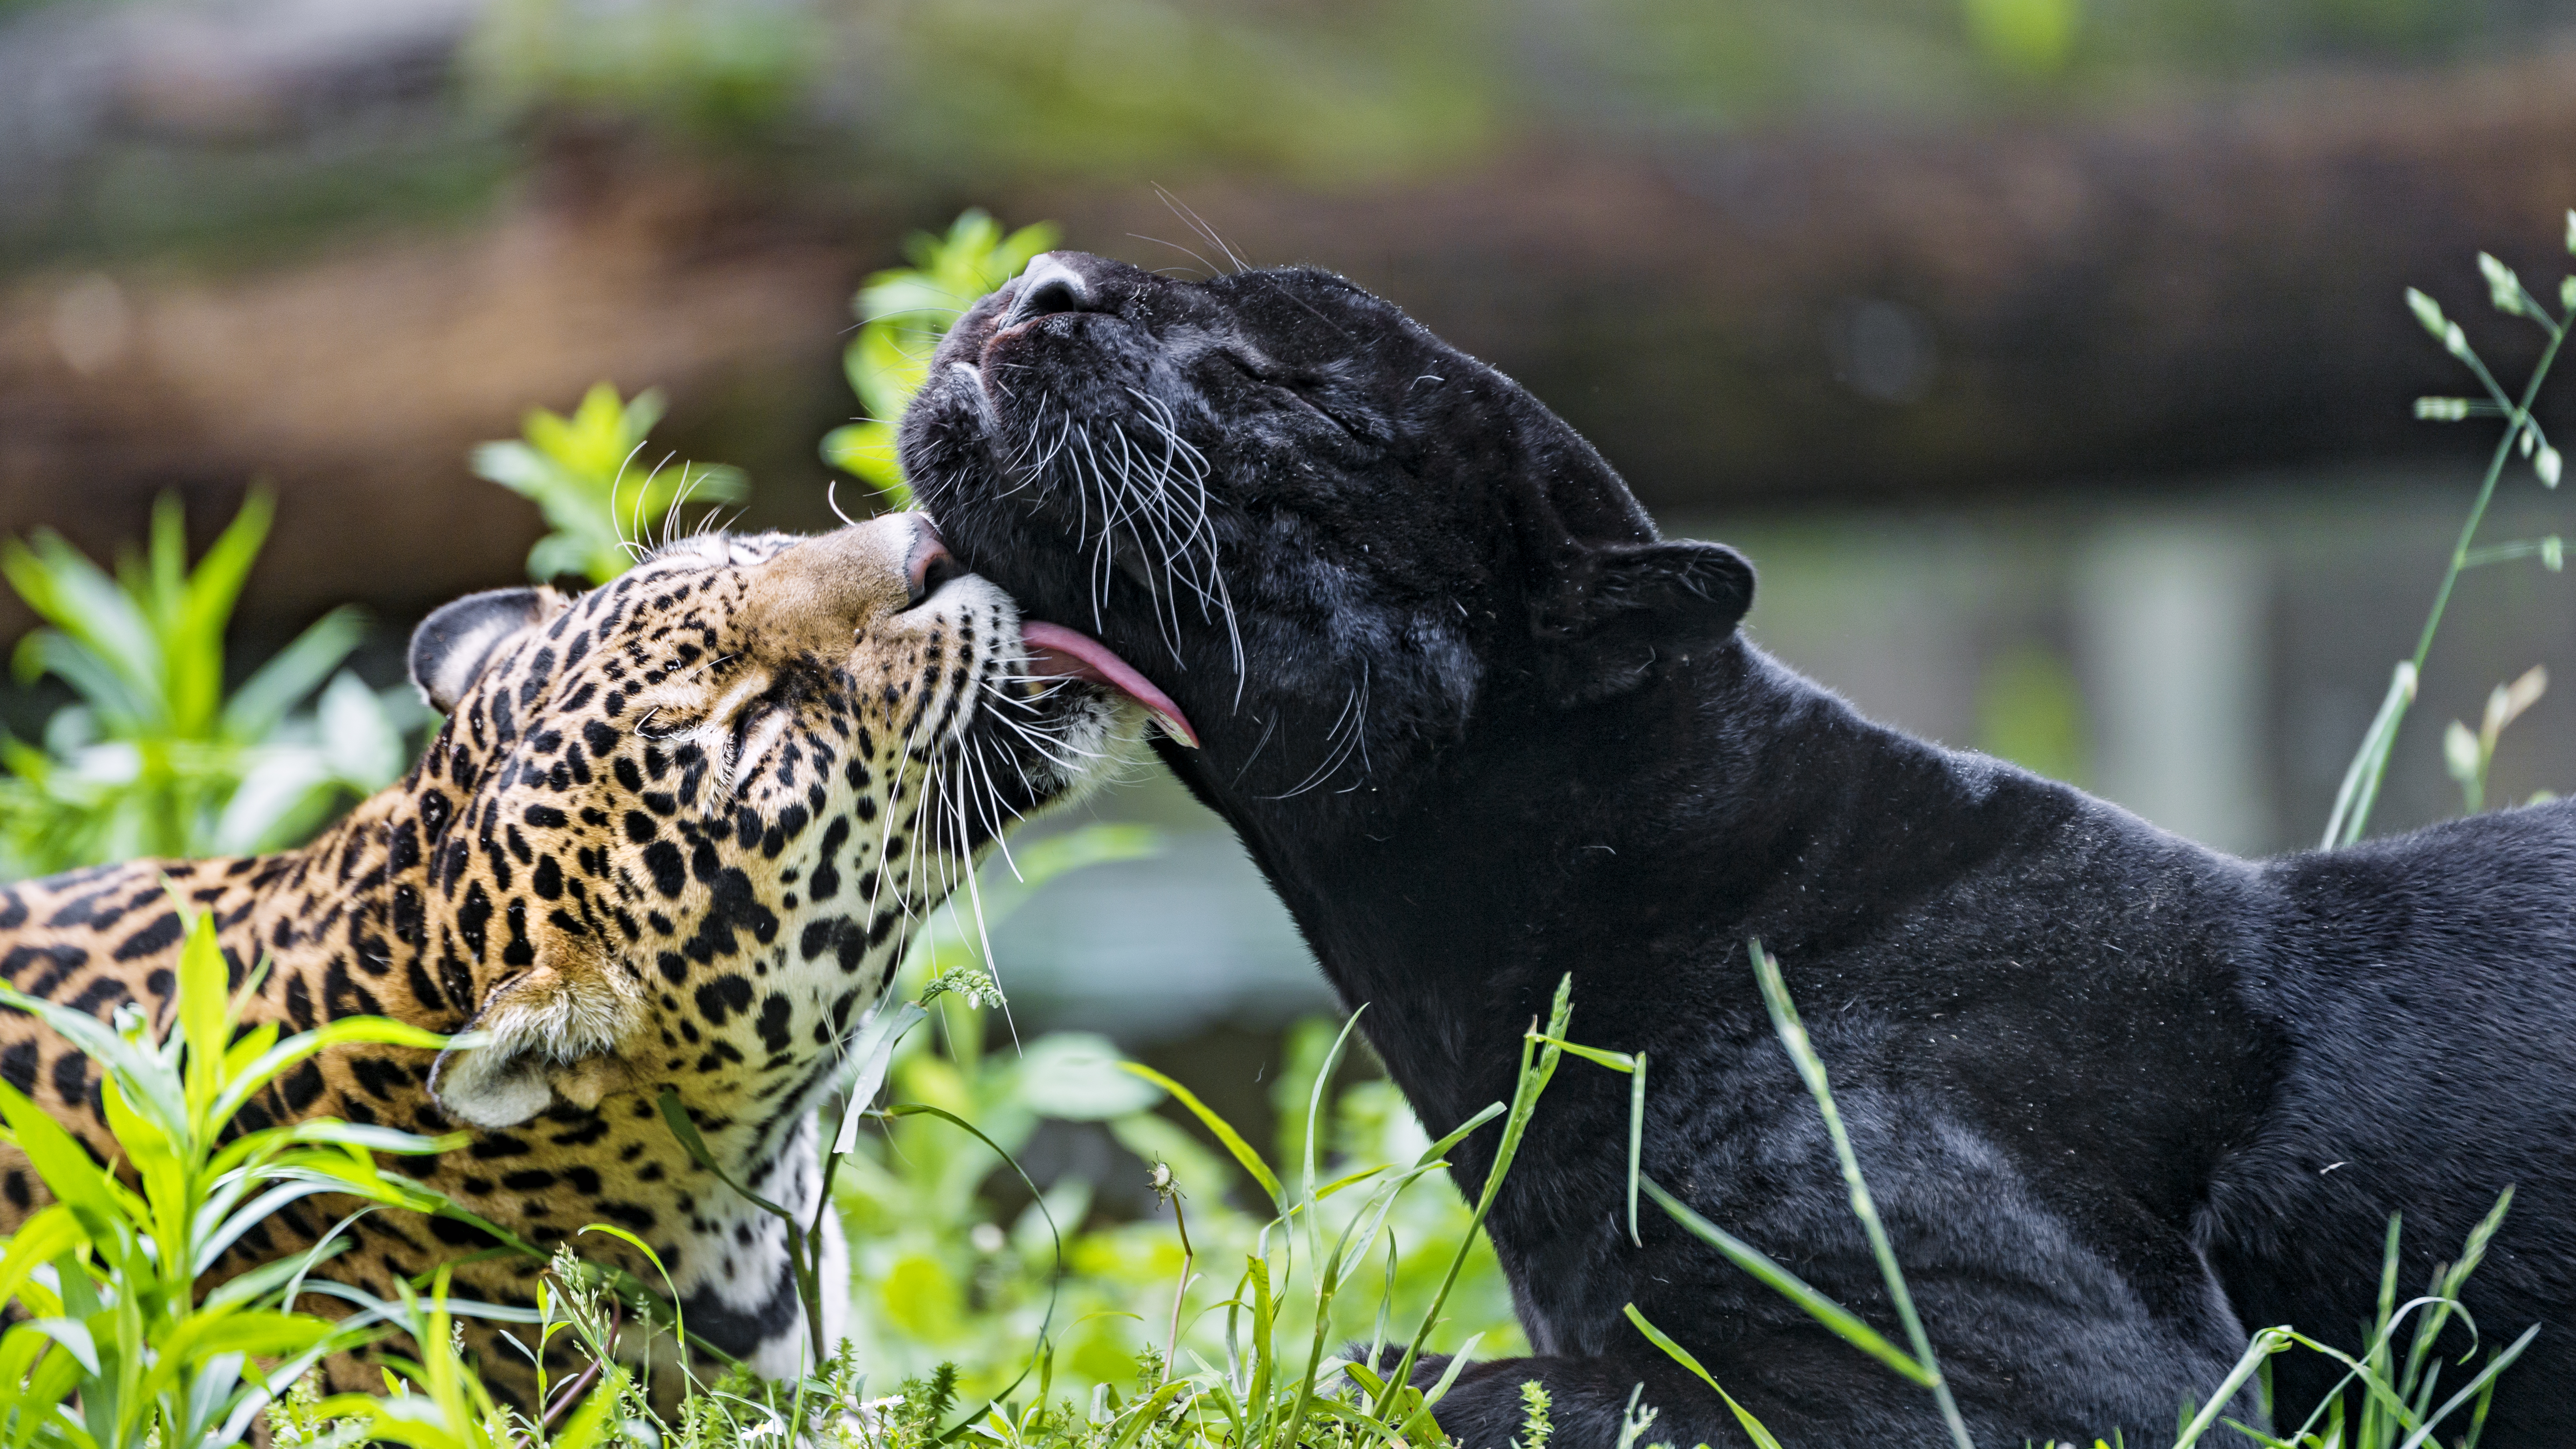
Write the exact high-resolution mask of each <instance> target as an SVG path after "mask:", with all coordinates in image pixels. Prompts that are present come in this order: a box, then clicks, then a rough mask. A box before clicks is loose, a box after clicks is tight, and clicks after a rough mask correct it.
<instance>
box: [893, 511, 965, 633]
mask: <svg viewBox="0 0 2576 1449" xmlns="http://www.w3.org/2000/svg"><path fill="white" fill-rule="evenodd" d="M910 517H911V518H912V519H913V521H914V526H915V530H916V531H915V532H914V534H913V536H912V544H911V547H910V549H909V551H908V552H906V553H905V555H904V561H903V576H904V581H905V582H906V583H907V584H908V585H909V586H910V588H911V599H910V600H909V601H908V602H907V603H905V605H904V607H905V608H907V609H909V608H911V607H912V606H913V605H915V604H918V603H920V602H921V601H922V600H924V599H927V598H929V597H930V596H931V595H932V594H935V593H937V592H939V586H940V585H941V584H944V583H946V582H948V581H949V580H950V579H953V578H957V577H959V576H960V575H962V574H964V573H965V572H966V570H965V568H964V566H963V565H961V564H959V563H958V562H957V556H956V555H955V554H952V553H950V552H949V551H948V544H947V543H946V541H944V540H942V539H941V538H940V536H939V529H938V527H937V526H936V525H934V524H933V523H932V522H931V521H930V520H929V518H927V517H926V516H924V515H922V514H918V513H916V514H912V515H910Z"/></svg>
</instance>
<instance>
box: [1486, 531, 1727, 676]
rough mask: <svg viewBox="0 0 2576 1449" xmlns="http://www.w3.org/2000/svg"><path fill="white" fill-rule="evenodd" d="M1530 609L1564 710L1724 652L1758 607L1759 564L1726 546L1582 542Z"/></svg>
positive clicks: (1546, 671) (1543, 664)
mask: <svg viewBox="0 0 2576 1449" xmlns="http://www.w3.org/2000/svg"><path fill="white" fill-rule="evenodd" d="M1554 563H1555V568H1554V571H1553V572H1554V577H1553V578H1552V579H1551V580H1550V581H1549V582H1548V583H1547V584H1546V585H1545V586H1544V587H1543V588H1542V589H1541V590H1540V591H1539V594H1538V597H1537V599H1536V601H1535V602H1533V603H1532V604H1531V606H1530V632H1531V634H1532V636H1533V637H1534V638H1535V639H1536V640H1537V642H1538V654H1539V675H1540V682H1541V683H1542V684H1543V685H1544V686H1545V687H1546V688H1547V690H1548V692H1549V693H1550V694H1551V695H1552V696H1553V697H1554V698H1555V699H1556V702H1557V703H1559V704H1562V705H1576V704H1584V703H1589V702H1591V701H1594V700H1600V699H1607V698H1610V697H1611V696H1613V695H1617V694H1622V693H1625V692H1626V691H1628V690H1630V689H1633V688H1635V687H1636V686H1637V685H1639V684H1641V683H1643V682H1644V680H1645V678H1646V675H1647V673H1648V672H1649V671H1650V670H1652V669H1653V668H1654V665H1655V661H1656V660H1657V659H1659V658H1664V657H1668V656H1672V655H1679V654H1686V653H1689V652H1690V651H1691V650H1692V649H1694V648H1701V647H1706V646H1709V645H1714V644H1715V643H1717V642H1718V641H1719V640H1722V639H1724V638H1725V637H1726V636H1727V635H1729V634H1731V633H1733V632H1734V631H1735V626H1736V625H1737V624H1738V623H1739V622H1741V621H1742V620H1743V618H1744V611H1745V610H1747V609H1749V608H1751V607H1752V606H1753V565H1751V564H1749V563H1746V562H1745V561H1744V556H1743V555H1742V554H1739V553H1737V552H1736V551H1735V550H1733V549H1731V548H1728V547H1726V546H1725V545H1723V544H1715V543H1693V542H1688V541H1683V540H1670V539H1665V540H1657V541H1654V542H1650V543H1580V544H1575V545H1572V546H1570V547H1569V548H1567V549H1565V550H1563V551H1561V552H1560V553H1559V554H1558V555H1557V557H1556V559H1555V560H1554Z"/></svg>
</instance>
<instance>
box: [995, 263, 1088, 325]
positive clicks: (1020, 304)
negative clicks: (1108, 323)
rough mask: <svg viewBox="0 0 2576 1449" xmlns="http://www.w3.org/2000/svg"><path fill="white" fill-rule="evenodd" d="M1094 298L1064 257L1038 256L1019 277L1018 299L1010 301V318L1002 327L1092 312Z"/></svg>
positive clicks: (1086, 283)
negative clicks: (1073, 313) (1063, 313)
mask: <svg viewBox="0 0 2576 1449" xmlns="http://www.w3.org/2000/svg"><path fill="white" fill-rule="evenodd" d="M1094 295H1095V294H1094V292H1093V290H1092V287H1091V284H1090V283H1089V282H1087V281H1085V280H1083V276H1082V274H1081V273H1080V272H1078V271H1075V270H1074V269H1073V267H1072V266H1071V265H1070V264H1068V263H1067V262H1066V261H1065V259H1064V258H1063V257H1061V256H1059V255H1058V254H1056V253H1054V252H1040V253H1038V254H1037V255H1036V256H1035V257H1032V258H1030V259H1029V265H1028V270H1026V271H1024V272H1022V273H1020V290H1019V295H1018V296H1017V297H1016V298H1014V299H1013V300H1012V302H1011V313H1010V316H1009V317H1007V318H1005V319H1004V320H1003V323H1002V325H1003V326H1005V327H1012V326H1017V325H1018V324H1020V323H1022V322H1027V321H1031V320H1033V319H1036V318H1039V317H1051V316H1053V315H1055V314H1056V313H1058V312H1088V311H1092V310H1094V308H1093V297H1094Z"/></svg>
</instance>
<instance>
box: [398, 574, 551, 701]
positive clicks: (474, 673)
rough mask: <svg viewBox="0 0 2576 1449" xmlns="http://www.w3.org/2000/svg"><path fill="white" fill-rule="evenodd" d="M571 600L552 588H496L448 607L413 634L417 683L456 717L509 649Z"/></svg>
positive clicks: (413, 674)
mask: <svg viewBox="0 0 2576 1449" xmlns="http://www.w3.org/2000/svg"><path fill="white" fill-rule="evenodd" d="M567 602H569V601H568V600H566V599H565V598H564V596H563V595H561V594H558V593H556V592H555V591H554V590H552V589H492V590H490V591H488V592H485V593H480V594H467V595H466V596H465V597H464V598H461V599H458V600H457V601H456V602H454V603H452V604H447V605H444V606H442V607H441V608H439V610H438V611H437V612H436V613H433V614H431V615H430V616H429V617H428V618H426V619H423V620H421V621H420V627H419V628H417V629H414V630H412V631H411V682H412V684H413V685H414V686H416V687H417V688H418V689H419V690H420V695H421V698H423V699H425V700H428V701H429V707H430V708H431V709H434V710H437V711H438V712H439V713H440V714H449V713H452V712H453V711H454V710H455V708H456V702H457V701H458V700H460V699H463V698H464V697H465V691H467V690H469V689H472V688H473V687H474V681H475V680H476V679H478V678H480V677H481V676H482V673H483V666H485V665H486V664H489V663H491V662H492V659H493V657H494V656H496V655H498V654H499V653H500V652H501V649H502V647H503V646H504V645H506V644H508V643H509V642H510V641H511V640H513V639H515V638H517V637H519V635H520V634H522V633H524V632H525V631H527V630H529V629H533V628H535V627H536V626H537V625H539V624H543V623H545V622H546V621H547V620H549V619H552V618H553V617H554V616H555V615H556V614H557V613H560V612H561V611H562V610H563V607H564V605H565V604H566V603H567Z"/></svg>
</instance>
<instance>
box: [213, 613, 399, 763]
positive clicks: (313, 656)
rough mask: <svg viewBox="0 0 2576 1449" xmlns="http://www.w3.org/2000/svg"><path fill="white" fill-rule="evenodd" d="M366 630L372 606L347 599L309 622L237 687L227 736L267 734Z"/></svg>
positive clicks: (226, 717)
mask: <svg viewBox="0 0 2576 1449" xmlns="http://www.w3.org/2000/svg"><path fill="white" fill-rule="evenodd" d="M366 634H367V615H366V611H365V610H363V609H360V608H358V607H357V606H355V605H353V604H343V605H342V606H340V607H339V608H336V609H333V610H332V611H331V612H329V613H327V614H324V615H323V616H322V617H321V618H319V619H316V620H314V621H313V622H312V623H311V624H309V625H307V626H305V629H304V632H303V633H301V634H298V635H296V636H295V638H294V640H293V641H292V642H291V643H289V644H288V645H287V646H286V647H285V648H284V649H281V650H279V651H278V652H277V654H276V655H275V656H274V657H272V658H271V659H270V660H269V661H268V662H267V663H266V664H263V665H261V666H260V667H259V668H258V669H257V670H255V671H253V672H252V674H251V676H250V678H248V679H245V680H243V681H242V684H241V687H240V688H239V689H236V690H234V691H233V697H232V699H231V700H230V701H229V702H227V703H226V704H225V705H224V711H223V723H222V726H221V731H222V734H223V737H224V738H225V739H228V740H232V741H234V742H236V743H239V744H253V743H256V742H258V741H260V740H263V739H266V738H267V737H268V735H269V733H270V732H271V731H273V730H275V729H276V728H277V725H278V721H280V720H283V719H285V718H286V712H287V711H288V710H290V709H293V708H294V707H295V704H296V702H297V701H298V700H301V699H303V698H304V697H305V696H306V695H308V694H311V693H312V692H313V690H314V687H315V686H317V685H319V684H321V682H322V681H323V680H325V679H327V678H329V677H330V675H331V671H332V670H334V669H337V668H339V667H340V663H341V661H342V660H344V659H347V658H348V657H349V652H350V651H351V650H353V649H355V648H357V647H358V645H359V643H360V642H361V641H363V640H364V639H365V638H366Z"/></svg>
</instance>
